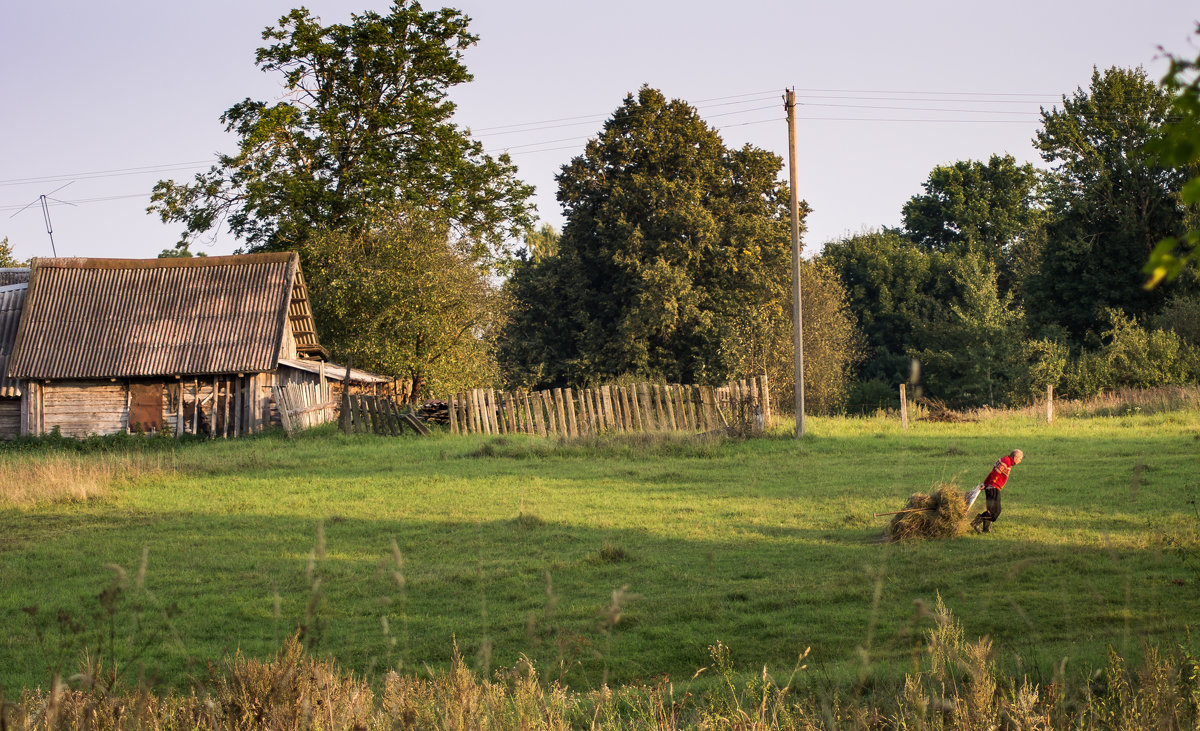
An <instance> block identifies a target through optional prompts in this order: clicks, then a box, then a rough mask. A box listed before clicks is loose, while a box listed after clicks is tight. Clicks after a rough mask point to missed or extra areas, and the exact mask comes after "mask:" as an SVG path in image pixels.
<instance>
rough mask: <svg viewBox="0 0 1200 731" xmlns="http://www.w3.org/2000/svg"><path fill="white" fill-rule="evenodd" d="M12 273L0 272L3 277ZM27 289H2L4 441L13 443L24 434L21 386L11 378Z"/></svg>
mask: <svg viewBox="0 0 1200 731" xmlns="http://www.w3.org/2000/svg"><path fill="white" fill-rule="evenodd" d="M11 271H13V270H11V269H0V274H8V273H9V272H11ZM25 271H26V277H28V270H25ZM10 281H11V280H10ZM27 287H28V285H26V284H23V283H22V284H9V285H0V439H12V438H14V437H16V436H17V435H18V434H20V433H21V384H20V383H18V382H17V381H15V380H13V379H11V378H9V377H8V375H7V374H8V359H9V356H10V355H11V354H12V349H13V343H14V342H16V339H17V326H18V325H19V324H20V322H21V308H22V306H23V305H24V304H25V291H26V289H27Z"/></svg>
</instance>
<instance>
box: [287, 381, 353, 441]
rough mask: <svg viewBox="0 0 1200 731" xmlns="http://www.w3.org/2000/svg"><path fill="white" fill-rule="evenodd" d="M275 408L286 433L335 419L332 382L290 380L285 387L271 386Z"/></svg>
mask: <svg viewBox="0 0 1200 731" xmlns="http://www.w3.org/2000/svg"><path fill="white" fill-rule="evenodd" d="M271 395H272V396H273V397H274V398H275V408H277V409H278V410H279V421H280V423H281V424H283V428H284V429H285V430H286V431H287V433H289V434H291V433H292V432H294V431H296V430H297V429H308V428H310V427H314V426H318V425H320V424H324V423H326V422H329V421H333V418H334V414H335V413H336V408H337V402H335V401H334V400H333V398H332V396H331V395H330V391H329V382H328V381H326V380H325V379H324V378H322V379H321V382H320V383H297V382H294V381H293V382H291V383H288V384H286V385H283V386H272V387H271Z"/></svg>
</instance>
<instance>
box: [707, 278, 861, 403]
mask: <svg viewBox="0 0 1200 731" xmlns="http://www.w3.org/2000/svg"><path fill="white" fill-rule="evenodd" d="M800 282H801V299H802V304H803V316H804V402H805V409H806V410H807V411H809V412H810V413H818V414H828V413H834V412H838V411H842V410H843V409H844V408H845V406H846V399H847V396H848V394H849V391H850V386H851V384H852V383H853V380H854V371H855V367H856V366H857V365H858V362H859V360H861V359H862V356H863V344H862V336H861V334H860V333H859V330H858V327H857V322H856V321H855V318H854V316H853V315H852V314H851V313H850V308H849V304H848V299H847V296H846V289H845V287H844V286H843V285H842V282H841V280H840V279H838V276H837V273H836V272H834V271H833V270H832V269H830V268H829V267H828V266H826V265H825V264H822V263H821V262H819V261H805V262H802V263H801V266H800ZM759 307H760V309H759V311H758V312H755V313H754V314H753V316H752V317H746V318H743V319H741V320H738V321H737V322H735V323H734V326H733V336H732V337H731V338H729V340H728V341H727V342H726V348H727V349H728V351H729V361H730V362H732V363H733V364H734V366H733V367H734V371H735V372H736V373H739V374H743V373H744V374H758V373H763V374H766V375H767V377H768V378H769V379H770V383H771V390H772V393H773V394H774V398H775V399H776V400H777V401H780V402H782V403H792V402H793V400H794V399H795V388H796V383H795V381H796V372H795V366H794V362H793V357H794V355H795V345H794V340H793V331H792V294H791V291H790V289H789V290H787V291H785V292H781V293H780V296H779V297H777V298H776V299H775V300H774V301H772V302H763V303H761V304H760V306H759Z"/></svg>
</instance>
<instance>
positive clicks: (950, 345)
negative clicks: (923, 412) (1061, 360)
mask: <svg viewBox="0 0 1200 731" xmlns="http://www.w3.org/2000/svg"><path fill="white" fill-rule="evenodd" d="M954 279H955V282H956V284H957V286H958V289H959V292H960V295H959V297H958V298H956V300H955V301H953V302H951V303H950V305H949V307H947V308H946V309H945V310H943V311H942V312H941V313H940V314H939V315H938V316H937V317H935V318H933V319H932V320H931V321H930V322H929V324H928V325H927V326H926V327H924V328H922V329H921V330H919V331H918V332H917V333H916V337H915V340H916V347H914V348H913V349H912V350H911V351H910V352H911V354H912V356H913V357H914V358H916V359H917V360H919V361H920V363H921V376H922V382H923V383H924V385H925V389H926V395H928V396H932V397H934V398H939V399H943V400H945V401H946V402H947V403H949V404H952V405H954V406H981V405H984V404H986V405H989V406H997V405H999V404H1000V403H1001V402H1003V401H1004V399H1005V397H1006V396H1007V395H1008V392H1009V390H1010V388H1011V384H1012V381H1013V379H1014V377H1015V376H1016V374H1017V367H1016V366H1017V362H1016V356H1017V354H1018V353H1019V351H1020V347H1021V344H1022V338H1021V325H1022V313H1021V312H1020V310H1019V309H1018V308H1015V307H1014V306H1013V303H1012V295H1011V294H1001V292H1000V290H999V286H998V284H997V276H996V269H995V265H994V264H992V262H991V261H990V260H989V259H987V258H986V257H985V256H983V255H981V254H967V255H965V256H962V257H960V258H958V259H956V260H955V261H954Z"/></svg>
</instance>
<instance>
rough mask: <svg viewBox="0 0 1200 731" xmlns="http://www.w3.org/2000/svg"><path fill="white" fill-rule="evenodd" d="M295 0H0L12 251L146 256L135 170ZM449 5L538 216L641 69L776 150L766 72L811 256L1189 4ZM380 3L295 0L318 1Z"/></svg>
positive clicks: (219, 105) (0, 127) (159, 153)
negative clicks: (790, 122) (558, 178)
mask: <svg viewBox="0 0 1200 731" xmlns="http://www.w3.org/2000/svg"><path fill="white" fill-rule="evenodd" d="M295 5H296V3H294V2H293V1H292V0H279V1H276V0H205V2H187V3H185V2H164V1H162V0H147V1H134V0H113V1H112V2H108V3H97V2H93V1H91V0H89V1H88V2H77V1H68V0H41V2H38V3H15V2H10V3H5V4H4V6H3V9H0V78H2V79H3V82H2V87H0V91H2V92H3V93H2V96H0V98H2V99H3V110H2V111H0V238H3V237H5V236H7V237H8V239H9V244H10V246H12V248H13V250H14V253H15V254H16V255H17V256H18V257H20V258H26V257H31V256H51V255H53V253H52V252H53V251H56V252H57V255H59V256H105V257H151V256H155V255H157V254H158V252H159V251H161V250H162V249H164V248H169V247H171V246H172V245H173V244H174V243H175V241H177V240H178V238H179V235H180V233H181V229H180V227H179V225H178V224H164V223H162V222H161V221H160V220H158V219H157V218H156V217H154V216H151V215H149V214H147V213H146V207H147V205H148V204H149V194H150V190H151V188H152V187H153V186H154V183H155V182H156V181H157V180H160V179H165V178H173V179H175V180H176V181H183V180H186V179H189V178H190V177H191V176H192V175H194V174H195V173H196V172H198V171H199V170H201V169H204V168H206V167H207V165H208V164H210V163H211V161H212V160H213V159H214V157H215V155H216V154H218V153H221V152H226V153H228V152H233V151H234V150H235V149H236V140H235V139H234V138H233V137H232V136H230V135H228V134H227V133H225V132H224V129H223V127H222V125H221V124H220V122H219V117H220V115H221V113H222V112H223V111H224V110H225V109H227V108H229V107H230V106H231V105H232V104H234V103H235V102H237V101H240V100H242V99H244V98H247V97H249V98H254V99H260V100H264V101H274V100H277V99H279V98H280V97H281V96H282V94H283V89H282V88H281V86H280V82H279V79H278V78H277V77H274V76H272V75H268V74H265V73H263V72H261V71H259V70H258V69H257V68H256V67H255V65H254V51H255V49H256V48H257V47H258V46H259V45H260V44H261V43H262V40H261V35H260V34H261V32H262V30H263V28H264V27H266V26H267V25H272V24H274V23H275V22H276V21H277V20H278V19H279V17H280V16H282V15H284V14H285V13H287V12H288V11H289V10H290V9H291V8H292V7H295ZM450 5H451V6H452V7H456V8H458V9H460V10H462V11H464V12H465V13H466V14H467V15H468V16H469V17H470V18H471V19H472V23H471V26H470V27H471V31H472V32H474V33H475V34H476V35H478V36H479V37H480V40H479V43H478V44H477V45H476V46H475V47H473V48H471V49H470V50H468V51H467V53H466V56H465V62H466V65H467V67H468V69H469V70H470V71H471V72H472V73H473V74H474V77H475V78H474V81H472V82H470V83H469V84H465V85H462V86H458V87H455V88H454V90H453V91H452V92H451V97H452V99H453V100H454V101H455V102H456V103H457V104H458V110H457V112H456V116H455V118H456V121H457V122H458V123H459V124H460V125H462V126H463V127H466V128H469V129H470V130H471V131H472V134H474V136H475V137H477V138H478V139H479V140H480V141H481V142H482V143H483V145H484V147H485V149H486V150H488V151H489V152H494V153H499V152H502V151H508V152H509V153H510V154H511V155H512V159H513V161H514V162H515V163H516V164H517V166H518V168H519V171H520V177H521V178H523V179H524V180H525V181H527V182H529V183H531V184H533V185H534V186H536V189H537V193H536V197H535V203H536V205H537V208H538V215H539V217H540V218H541V220H542V221H545V222H548V223H551V224H552V225H554V226H555V227H556V228H561V226H562V223H563V218H562V212H561V209H560V207H559V205H558V203H557V201H556V200H555V196H554V194H555V182H554V176H555V174H556V173H557V172H558V170H559V169H560V168H561V167H562V165H564V164H565V163H566V162H567V161H568V160H570V159H571V158H572V157H574V156H576V155H578V154H580V153H581V152H582V151H583V148H584V145H585V144H586V142H587V140H588V138H590V137H593V136H595V135H596V134H597V132H598V131H599V130H600V128H601V126H602V125H603V122H604V120H605V119H607V118H608V117H609V115H611V113H612V112H613V110H615V109H616V108H617V107H618V106H619V105H620V104H621V102H622V100H623V98H624V97H625V95H626V94H629V93H631V92H635V91H636V90H637V89H638V88H639V87H640V86H642V85H643V84H649V85H650V86H653V87H655V88H657V89H660V90H662V92H663V93H664V94H666V95H667V96H668V97H670V98H677V99H683V100H685V101H687V102H689V103H691V104H693V105H694V106H696V107H697V108H698V110H699V112H700V114H701V116H702V117H703V118H704V119H705V120H707V121H708V123H709V124H710V125H711V126H713V127H715V128H718V129H719V130H720V133H721V135H722V137H723V138H724V140H725V142H726V144H727V145H729V146H741V145H743V144H747V143H749V144H753V145H756V146H759V147H762V148H765V149H767V150H771V151H773V152H775V153H777V154H779V155H780V156H781V157H783V158H784V160H785V162H786V159H787V125H786V122H785V117H784V111H783V102H782V95H783V91H784V89H786V88H795V89H796V94H797V101H798V102H799V108H798V112H797V117H798V120H799V124H798V164H797V172H798V177H799V186H798V187H799V191H800V196H801V197H802V198H803V199H804V200H806V201H807V202H808V204H809V205H810V206H811V208H812V213H811V214H810V215H809V217H808V221H807V232H806V233H805V235H804V243H805V252H806V255H809V256H811V255H813V254H814V253H815V252H817V251H819V249H820V247H821V245H822V244H823V243H824V242H826V241H830V240H835V239H837V238H840V237H842V236H845V235H847V234H853V233H858V232H860V231H863V230H867V229H872V228H878V227H880V226H884V225H887V226H897V225H899V224H900V211H901V208H902V206H903V205H904V202H905V201H906V200H908V198H909V197H911V196H913V195H917V194H919V193H920V192H921V184H922V182H924V181H925V180H926V178H927V177H928V175H929V171H930V170H931V169H932V168H933V167H934V166H936V165H941V164H947V163H952V162H954V161H957V160H965V159H975V160H986V159H987V158H988V157H989V156H990V155H992V154H1011V155H1013V156H1014V157H1015V158H1017V160H1018V161H1020V162H1034V163H1035V164H1040V158H1039V157H1038V155H1037V152H1036V150H1035V149H1034V147H1033V145H1032V143H1031V140H1032V139H1033V137H1034V135H1035V133H1036V131H1037V129H1038V125H1039V114H1038V112H1039V109H1040V108H1041V107H1046V108H1051V107H1053V106H1054V105H1055V104H1056V103H1057V104H1060V105H1061V98H1062V95H1063V94H1070V93H1073V92H1074V91H1075V90H1076V89H1077V88H1079V87H1083V88H1085V89H1086V87H1087V85H1088V83H1089V80H1090V78H1091V74H1092V69H1093V67H1099V68H1100V69H1102V70H1103V69H1105V68H1109V67H1111V66H1122V67H1134V66H1142V67H1144V68H1145V69H1146V70H1147V72H1148V73H1149V74H1150V76H1152V77H1153V78H1155V79H1158V78H1159V77H1161V75H1162V73H1163V72H1164V70H1165V68H1166V62H1165V60H1164V59H1163V58H1162V54H1161V52H1160V50H1159V47H1160V46H1161V47H1163V48H1165V49H1166V50H1168V51H1171V52H1174V53H1176V54H1179V55H1184V56H1191V57H1195V55H1196V54H1197V48H1196V45H1195V43H1194V39H1195V36H1194V35H1193V31H1194V30H1195V27H1196V20H1197V19H1200V6H1197V4H1196V3H1195V2H1193V1H1187V2H1185V1H1184V0H1144V1H1143V2H1140V3H1133V2H1130V0H1094V1H1093V2H1090V3H1086V4H1083V3H1079V2H1078V0H1069V1H1068V0H1037V1H1031V0H1010V1H1009V2H1006V3H983V2H978V1H977V0H948V1H932V0H909V1H908V2H896V1H895V0H890V1H888V2H878V1H876V0H860V2H855V3H833V2H813V1H812V0H791V1H788V2H784V1H779V2H774V1H770V0H741V1H740V2H734V3H730V2H721V3H717V2H711V1H710V0H694V1H692V2H659V1H656V0H639V1H637V2H633V1H630V0H607V2H603V3H599V2H586V3H585V2H564V1H563V0H545V1H538V0H505V1H504V2H500V1H499V0H461V1H460V2H454V3H450ZM389 6H390V3H387V2H376V1H375V0H312V2H309V3H307V4H306V7H308V8H309V10H311V11H312V12H313V13H314V14H315V15H318V16H320V17H321V18H322V20H323V21H324V22H326V23H335V22H337V23H341V22H348V21H349V20H350V17H351V14H352V13H356V12H357V13H361V12H363V11H365V10H375V11H377V12H386V11H387V8H388V7H389ZM425 7H426V9H430V8H433V7H437V5H436V2H433V1H428V2H426V3H425ZM786 175H787V172H786V169H785V170H784V171H782V172H781V176H784V177H786ZM42 195H46V196H47V200H48V202H49V203H50V206H49V208H48V212H49V216H50V224H51V226H52V229H53V249H52V246H51V238H50V236H49V235H48V234H47V231H46V220H45V217H44V215H43V211H42V208H41V205H40V200H41V198H40V196H42ZM25 206H28V207H27V208H24V210H22V208H23V207H25ZM240 244H241V242H240V241H238V240H237V239H236V238H235V237H233V236H232V235H231V234H229V233H228V232H226V231H219V232H216V233H215V234H214V235H212V236H209V237H207V238H205V239H202V240H201V241H200V242H198V245H196V246H195V247H194V248H195V250H197V251H204V252H206V253H208V254H209V255H221V254H229V253H233V252H234V251H235V250H236V249H237V248H238V247H239V246H240Z"/></svg>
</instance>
